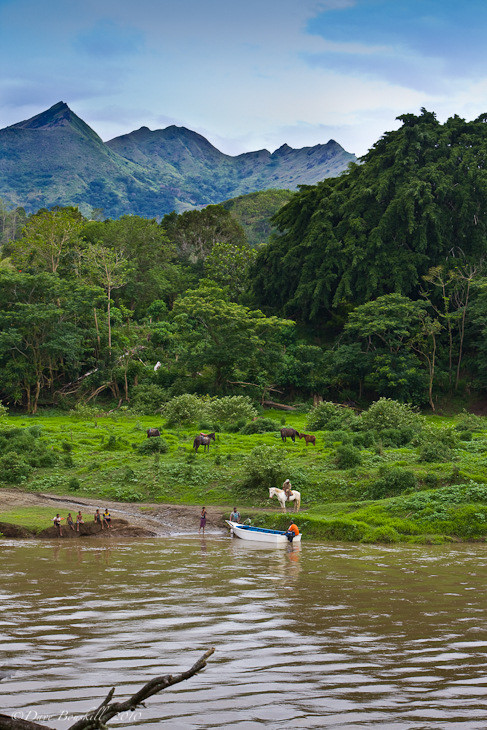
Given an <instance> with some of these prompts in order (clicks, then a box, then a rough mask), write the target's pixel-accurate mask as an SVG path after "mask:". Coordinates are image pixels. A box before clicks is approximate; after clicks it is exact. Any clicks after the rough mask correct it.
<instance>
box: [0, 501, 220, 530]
mask: <svg viewBox="0 0 487 730" xmlns="http://www.w3.org/2000/svg"><path fill="white" fill-rule="evenodd" d="M36 506H39V507H52V510H53V517H54V515H55V514H56V513H57V512H59V513H60V514H61V516H62V517H64V518H66V515H67V513H68V512H71V513H72V514H73V513H74V514H76V512H77V511H78V510H81V512H82V513H83V519H84V520H85V524H84V525H82V526H81V527H82V528H83V529H81V530H80V532H79V533H77V532H75V531H73V530H70V529H69V527H68V526H67V525H66V521H65V520H64V522H63V523H62V533H63V536H62V537H61V538H60V537H59V535H58V533H57V529H56V528H55V527H54V526H52V525H50V524H49V523H48V522H46V529H45V530H42V531H41V532H34V531H32V530H29V529H27V528H25V527H22V526H19V525H14V524H12V523H6V522H0V532H1V533H2V534H3V535H4V536H5V537H8V538H21V539H26V538H36V539H61V540H66V539H76V538H87V537H89V538H94V537H100V538H101V537H103V538H105V537H163V536H166V535H176V534H179V535H181V534H186V535H194V534H198V528H199V518H200V511H201V507H198V506H196V507H195V506H193V505H179V504H149V503H140V504H139V503H137V504H134V503H127V502H113V501H110V500H108V501H107V500H105V501H103V502H101V501H99V500H92V499H88V498H85V497H79V498H77V497H74V496H69V497H66V496H62V495H56V494H42V493H37V492H36V493H32V492H23V491H21V490H16V489H2V490H1V491H0V509H1V510H2V511H8V510H11V509H16V508H18V507H30V508H32V507H36ZM105 507H108V509H109V510H110V513H111V517H112V528H111V529H110V530H106V529H105V530H101V528H100V526H99V525H95V523H94V520H93V514H94V512H95V510H96V509H100V511H103V510H104V509H105ZM230 511H231V510H229V509H228V508H223V507H207V512H208V514H207V520H206V528H205V534H225V532H226V526H225V519H228V516H229V514H230ZM227 512H228V514H227Z"/></svg>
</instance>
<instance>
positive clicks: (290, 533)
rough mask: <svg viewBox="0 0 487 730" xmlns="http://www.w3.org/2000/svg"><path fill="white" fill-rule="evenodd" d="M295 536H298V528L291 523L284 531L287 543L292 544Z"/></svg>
mask: <svg viewBox="0 0 487 730" xmlns="http://www.w3.org/2000/svg"><path fill="white" fill-rule="evenodd" d="M297 535H299V530H298V526H297V525H295V524H294V522H292V523H291V524H290V525H289V527H288V528H287V530H286V537H287V539H288V540H289V542H292V541H293V540H294V538H295V537H297Z"/></svg>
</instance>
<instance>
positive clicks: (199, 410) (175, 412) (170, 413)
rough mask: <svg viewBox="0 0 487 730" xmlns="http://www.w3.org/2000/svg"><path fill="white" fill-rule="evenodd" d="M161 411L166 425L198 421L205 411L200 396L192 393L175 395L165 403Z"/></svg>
mask: <svg viewBox="0 0 487 730" xmlns="http://www.w3.org/2000/svg"><path fill="white" fill-rule="evenodd" d="M163 413H164V415H165V416H166V418H167V423H168V425H171V426H180V425H182V424H186V423H195V422H196V421H199V420H200V419H201V418H202V417H203V414H204V413H205V408H204V404H203V402H202V400H201V398H198V396H197V395H193V393H183V394H182V395H177V396H175V397H174V398H171V400H170V401H169V402H168V403H166V404H165V406H164V408H163Z"/></svg>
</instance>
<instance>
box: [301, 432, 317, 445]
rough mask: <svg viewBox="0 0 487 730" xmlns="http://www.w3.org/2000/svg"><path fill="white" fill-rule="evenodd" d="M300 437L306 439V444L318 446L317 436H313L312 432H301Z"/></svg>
mask: <svg viewBox="0 0 487 730" xmlns="http://www.w3.org/2000/svg"><path fill="white" fill-rule="evenodd" d="M299 438H300V439H304V440H305V441H306V446H307V445H308V444H313V446H316V436H313V434H312V433H300V434H299Z"/></svg>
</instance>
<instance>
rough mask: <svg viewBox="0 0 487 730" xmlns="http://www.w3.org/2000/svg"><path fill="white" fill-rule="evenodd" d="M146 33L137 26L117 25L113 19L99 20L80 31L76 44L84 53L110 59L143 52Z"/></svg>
mask: <svg viewBox="0 0 487 730" xmlns="http://www.w3.org/2000/svg"><path fill="white" fill-rule="evenodd" d="M144 43H145V35H144V33H142V32H141V31H140V30H138V29H136V28H129V27H126V26H120V25H117V24H116V23H115V22H113V21H112V20H108V19H104V20H99V21H98V22H97V23H96V25H94V26H93V27H92V28H90V29H89V30H87V31H84V32H83V33H80V34H79V35H78V36H77V38H76V39H75V41H74V46H75V48H76V49H77V50H79V51H81V52H82V53H86V54H88V55H89V56H95V57H97V58H103V59H110V58H117V59H118V58H120V57H125V56H131V55H134V54H139V53H141V51H142V49H143V47H144Z"/></svg>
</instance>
